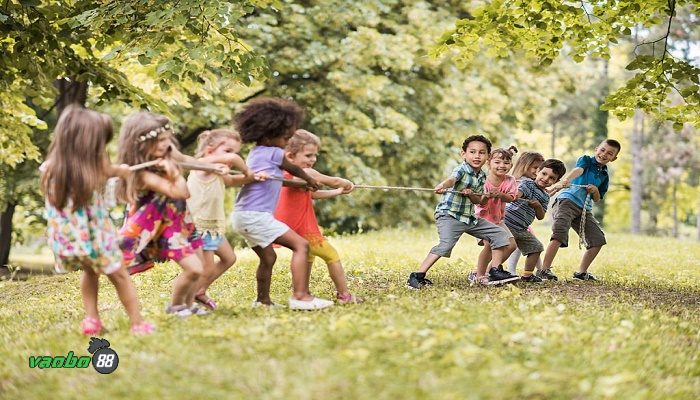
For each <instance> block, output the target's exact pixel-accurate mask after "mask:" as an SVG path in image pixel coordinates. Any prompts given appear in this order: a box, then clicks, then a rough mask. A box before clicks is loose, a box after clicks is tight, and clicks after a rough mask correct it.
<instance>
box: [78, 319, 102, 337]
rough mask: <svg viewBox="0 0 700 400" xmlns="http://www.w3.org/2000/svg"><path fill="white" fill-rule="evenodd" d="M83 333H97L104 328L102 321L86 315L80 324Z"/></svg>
mask: <svg viewBox="0 0 700 400" xmlns="http://www.w3.org/2000/svg"><path fill="white" fill-rule="evenodd" d="M80 330H81V331H82V332H83V335H97V334H98V333H100V331H101V330H102V322H100V320H99V319H97V318H92V317H85V319H84V320H83V322H82V323H81V324H80Z"/></svg>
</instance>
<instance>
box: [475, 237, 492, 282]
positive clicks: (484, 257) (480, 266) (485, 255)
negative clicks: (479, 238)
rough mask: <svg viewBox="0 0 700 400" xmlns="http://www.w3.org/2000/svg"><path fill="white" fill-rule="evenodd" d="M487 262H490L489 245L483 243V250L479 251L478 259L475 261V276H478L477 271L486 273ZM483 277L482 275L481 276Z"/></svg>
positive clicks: (485, 242)
mask: <svg viewBox="0 0 700 400" xmlns="http://www.w3.org/2000/svg"><path fill="white" fill-rule="evenodd" d="M489 261H491V244H489V242H487V241H484V248H483V249H481V252H480V253H479V258H478V259H477V261H476V274H477V276H479V271H486V270H487V268H486V267H487V266H488V265H489ZM481 276H483V273H482V275H481Z"/></svg>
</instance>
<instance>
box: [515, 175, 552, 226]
mask: <svg viewBox="0 0 700 400" xmlns="http://www.w3.org/2000/svg"><path fill="white" fill-rule="evenodd" d="M518 191H519V192H522V193H523V195H522V197H520V198H519V199H518V200H516V201H514V202H512V203H508V204H506V217H505V219H504V221H505V223H506V226H507V227H508V228H509V229H512V230H516V231H524V230H526V229H527V228H528V227H529V226H530V224H532V221H534V220H535V217H536V216H537V215H536V213H535V209H534V208H533V207H532V206H531V205H530V204H528V200H533V199H534V200H537V201H538V202H539V203H540V204H542V208H543V209H544V210H545V211H547V204H548V203H549V195H548V194H547V192H545V191H544V190H543V189H542V188H541V187H539V186H537V184H536V183H535V181H534V180H532V179H530V178H523V179H522V180H521V181H520V185H518Z"/></svg>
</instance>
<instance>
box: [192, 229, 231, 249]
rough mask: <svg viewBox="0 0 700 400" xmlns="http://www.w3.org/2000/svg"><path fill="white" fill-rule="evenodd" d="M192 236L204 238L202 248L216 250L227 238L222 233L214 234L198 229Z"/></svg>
mask: <svg viewBox="0 0 700 400" xmlns="http://www.w3.org/2000/svg"><path fill="white" fill-rule="evenodd" d="M192 236H193V237H200V238H202V243H203V244H202V250H206V251H216V250H217V249H218V248H219V246H221V243H223V242H224V240H226V238H225V237H224V235H222V234H220V233H214V234H213V235H212V233H211V232H199V231H197V232H195V233H194V234H193V235H192Z"/></svg>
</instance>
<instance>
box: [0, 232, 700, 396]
mask: <svg viewBox="0 0 700 400" xmlns="http://www.w3.org/2000/svg"><path fill="white" fill-rule="evenodd" d="M535 231H536V232H537V233H538V234H539V236H540V237H543V236H546V227H545V226H537V227H536V228H535ZM436 240H437V237H436V235H435V233H434V231H433V230H432V229H431V230H421V231H415V230H400V231H399V230H393V231H380V232H376V233H371V234H365V235H361V236H349V237H342V238H334V239H333V244H334V245H335V246H336V247H337V248H338V250H339V251H340V253H341V255H342V257H343V261H344V264H345V266H346V269H347V271H348V275H349V282H350V288H351V290H352V291H353V292H356V293H358V294H359V295H361V296H363V297H365V298H366V300H367V301H366V302H365V303H364V304H360V305H351V306H343V307H341V306H337V307H334V308H333V309H331V310H328V311H323V312H313V313H302V312H291V311H288V310H284V309H283V310H261V309H251V308H250V302H251V300H252V298H253V296H254V294H253V293H254V290H255V267H256V265H257V259H256V257H255V256H254V255H253V253H252V252H251V251H250V250H245V251H241V252H238V253H239V254H238V255H239V262H238V263H237V264H236V265H235V266H234V267H233V269H232V270H231V271H230V272H228V273H227V274H225V275H223V276H222V277H221V279H220V280H219V281H217V282H216V283H214V285H213V287H212V289H211V295H212V296H213V297H214V298H216V299H217V300H219V304H220V308H219V309H218V310H217V311H216V312H215V313H214V314H213V315H209V316H207V317H204V318H196V317H192V318H189V319H186V320H178V319H176V318H170V317H168V316H167V315H165V314H164V313H163V307H164V303H165V301H166V298H167V293H168V292H169V291H170V290H171V288H172V278H173V277H174V276H175V275H176V274H178V273H179V272H180V269H179V268H178V267H177V266H176V265H174V264H166V265H159V266H158V267H156V268H155V269H153V270H151V271H149V272H147V273H144V274H141V275H137V276H136V277H135V284H136V287H137V291H138V294H139V297H140V300H141V304H142V305H143V309H144V310H145V316H146V318H147V319H148V320H150V321H154V322H155V323H156V324H157V331H156V333H155V334H154V335H153V336H150V337H134V336H131V335H129V334H128V321H127V319H126V316H125V313H124V310H123V308H122V307H121V305H120V303H119V301H118V299H117V296H116V293H115V291H114V289H113V287H112V285H110V284H109V283H107V280H106V279H105V278H104V277H102V280H103V281H102V285H101V288H100V312H101V315H102V317H103V322H104V325H105V326H106V327H107V328H108V329H109V332H108V333H107V334H106V336H103V337H104V338H106V339H108V340H109V342H110V343H111V347H112V348H113V349H114V350H115V351H116V352H117V353H118V354H119V359H120V363H119V367H118V369H117V371H116V372H115V373H113V374H111V375H109V376H101V375H99V374H98V373H96V372H95V371H93V370H92V367H90V368H89V370H84V371H76V370H49V369H46V370H33V369H30V368H28V366H27V360H28V358H29V356H37V355H53V356H57V355H65V354H66V353H67V352H68V351H73V352H74V353H75V355H88V353H87V350H86V349H87V346H88V342H89V338H87V337H84V336H82V335H80V334H79V333H78V326H79V324H80V320H81V319H82V318H83V313H82V304H81V300H80V294H79V279H78V274H77V273H73V274H69V275H60V276H51V277H32V278H30V280H29V281H28V282H0V302H2V304H3V307H2V309H0V324H2V327H3V329H2V332H3V340H2V341H1V342H0V354H3V357H2V358H0V393H2V397H3V399H20V398H45V397H51V398H56V399H74V398H84V397H90V398H110V399H111V398H114V399H120V398H129V399H133V398H170V399H191V398H266V399H288V398H308V399H329V398H331V399H335V398H354V399H366V398H373V399H396V398H402V399H403V398H406V399H417V398H420V399H432V398H434V399H445V398H484V399H495V398H499V399H500V398H553V399H566V398H635V399H657V398H664V399H692V398H698V397H700V380H699V379H698V376H700V363H699V362H698V361H699V360H698V357H699V354H698V351H697V349H698V347H699V346H700V336H699V335H698V329H697V327H698V325H699V324H700V311H699V309H698V302H700V270H698V268H697V265H696V264H697V262H696V261H697V260H698V259H699V258H700V246H699V245H698V244H694V243H691V242H683V241H678V240H673V239H667V238H650V237H639V236H628V235H610V236H609V242H610V244H609V245H608V246H606V247H605V249H604V250H603V251H602V252H601V254H600V256H599V257H598V259H597V260H596V262H595V263H594V265H593V272H594V273H598V274H599V276H600V277H602V279H603V281H602V282H600V283H582V282H573V281H571V280H567V281H566V282H561V281H560V282H557V283H549V284H544V285H538V286H521V285H517V286H509V287H507V288H478V287H469V286H468V285H467V284H466V282H465V280H466V279H465V276H466V271H467V270H468V269H469V268H471V267H472V266H473V262H474V261H475V258H476V254H477V252H478V250H479V249H478V247H477V246H476V244H475V241H474V240H466V238H465V239H464V240H463V241H462V242H461V245H460V246H459V247H458V248H456V249H455V254H454V258H452V259H449V260H441V261H440V262H439V263H438V264H436V266H435V267H434V269H433V270H431V272H430V278H431V279H433V281H434V282H435V285H434V286H433V287H431V288H430V289H428V290H423V291H408V290H406V289H405V287H404V284H405V279H406V276H407V275H408V273H409V272H410V271H412V270H413V269H414V267H415V266H417V265H418V263H419V262H420V260H421V258H422V257H423V256H424V255H425V253H426V252H427V251H428V250H429V249H430V246H432V245H433V244H435V241H436ZM641 248H643V249H644V257H643V258H640V257H639V249H641ZM670 248H673V249H675V250H677V251H672V252H669V249H670ZM580 256H581V251H580V250H578V249H577V247H576V246H570V247H569V248H566V249H561V251H560V253H559V255H558V257H557V267H556V271H557V272H558V273H559V275H560V276H561V277H562V278H564V277H570V276H571V274H572V272H574V271H575V270H576V267H577V265H578V261H579V259H580ZM288 263H289V253H288V252H284V253H282V254H281V255H280V257H279V259H278V265H277V267H276V268H275V272H274V276H273V285H272V298H273V299H274V300H276V301H278V302H284V301H285V300H286V298H287V297H288V296H289V290H290V289H289V288H290V278H289V271H288V269H287V268H286V267H285V266H286V265H288ZM660 265H673V268H659V266H660ZM521 267H522V262H521ZM312 291H313V293H315V294H318V295H319V296H324V297H329V296H332V295H333V293H334V291H333V289H332V284H331V281H330V278H329V277H328V274H327V272H326V271H325V267H324V266H323V265H321V264H320V263H317V264H316V268H315V270H314V271H313V274H312ZM669 349H673V351H672V352H669ZM232 371H233V372H232ZM232 373H235V379H232V378H231V377H232ZM105 379H109V381H110V383H109V384H105ZM494 381H497V382H498V384H497V385H495V384H494ZM166 383H167V384H166Z"/></svg>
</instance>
